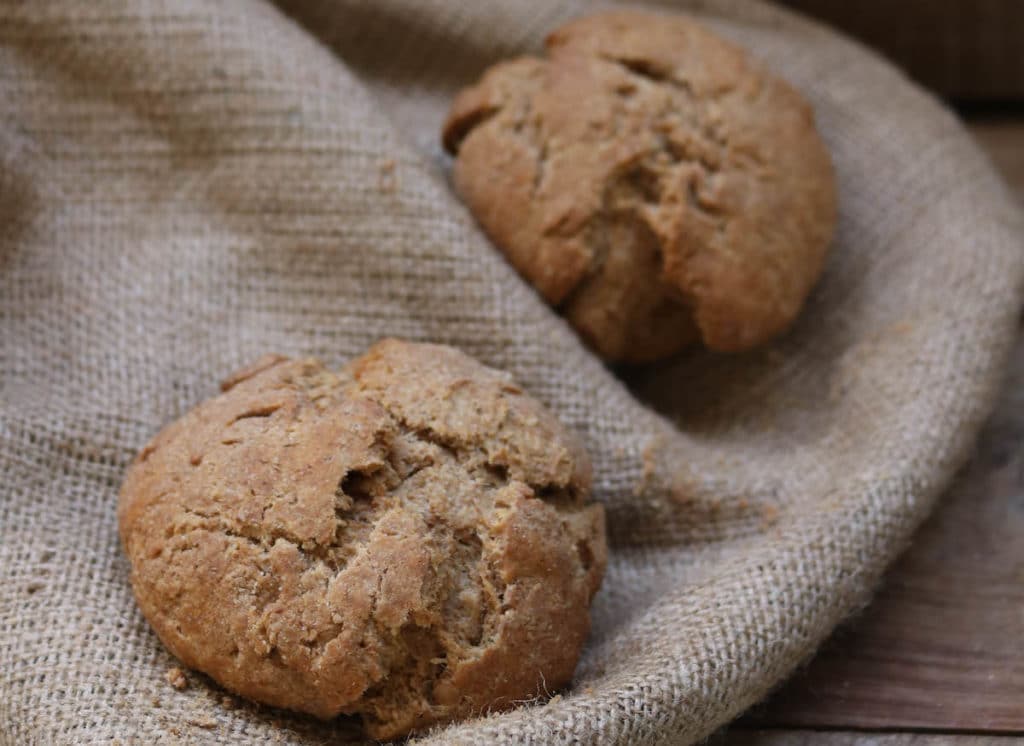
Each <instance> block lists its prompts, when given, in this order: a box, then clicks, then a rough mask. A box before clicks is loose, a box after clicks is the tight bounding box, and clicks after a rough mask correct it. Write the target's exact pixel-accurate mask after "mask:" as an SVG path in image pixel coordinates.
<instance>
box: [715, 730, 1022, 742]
mask: <svg viewBox="0 0 1024 746" xmlns="http://www.w3.org/2000/svg"><path fill="white" fill-rule="evenodd" d="M1014 744H1018V746H1019V744H1020V739H1018V738H1014V737H1012V736H1010V737H1007V736H968V735H950V734H924V733H858V732H856V731H842V732H836V731H818V730H743V729H734V730H729V731H724V732H722V733H719V734H717V735H715V736H713V737H711V738H710V739H708V743H707V746H1013V745H1014Z"/></svg>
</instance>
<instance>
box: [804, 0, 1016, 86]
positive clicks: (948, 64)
mask: <svg viewBox="0 0 1024 746" xmlns="http://www.w3.org/2000/svg"><path fill="white" fill-rule="evenodd" d="M784 2H785V3H786V4H787V5H790V6H791V7H793V8H795V9H797V10H800V11H802V12H804V13H806V14H808V15H810V16H815V17H817V18H819V19H821V20H823V21H825V22H827V23H829V24H830V25H832V26H835V27H837V28H839V29H842V30H843V31H845V32H846V33H848V34H851V35H852V36H855V37H857V38H859V39H861V40H863V41H865V42H867V43H868V44H869V45H870V46H872V47H874V48H876V49H878V50H880V51H882V52H883V53H884V54H885V55H886V56H887V57H889V58H890V59H892V60H893V61H894V62H896V63H897V64H898V65H899V66H900V67H902V68H903V69H904V70H906V71H907V72H908V73H909V74H910V75H911V76H912V77H913V78H915V79H916V80H918V81H919V82H921V83H922V84H924V85H925V86H927V87H929V88H931V89H932V90H934V91H936V92H938V93H939V94H941V95H943V96H947V97H952V98H958V99H962V100H975V101H977V100H981V99H1001V100H1017V101H1020V100H1022V99H1024V47H1022V45H1021V39H1022V38H1024V3H1022V2H1020V0H898V2H893V0H856V2H851V0H784Z"/></svg>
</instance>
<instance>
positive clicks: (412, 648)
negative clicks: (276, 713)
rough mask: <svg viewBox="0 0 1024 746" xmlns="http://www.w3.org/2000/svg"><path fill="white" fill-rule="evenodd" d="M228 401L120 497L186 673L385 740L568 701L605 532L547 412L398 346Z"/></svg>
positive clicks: (168, 444)
mask: <svg viewBox="0 0 1024 746" xmlns="http://www.w3.org/2000/svg"><path fill="white" fill-rule="evenodd" d="M222 388H223V389H224V393H222V394H221V395H220V396H217V397H215V398H213V399H210V400H208V401H206V402H204V403H202V404H200V405H199V406H198V407H196V408H195V409H194V410H192V411H191V412H189V413H188V414H186V415H185V416H184V417H182V418H181V419H180V420H178V421H177V422H174V423H173V424H171V425H169V426H167V427H166V428H165V429H164V430H163V431H162V432H160V433H159V434H158V435H157V436H156V437H155V438H154V439H153V440H152V441H151V442H150V443H149V444H148V445H147V446H146V447H145V448H144V449H143V450H142V452H141V453H140V454H139V456H138V457H137V459H136V460H135V462H134V463H133V464H132V466H131V468H130V470H129V472H128V474H127V476H126V478H125V481H124V484H123V487H122V490H121V496H120V504H119V520H120V531H121V538H122V541H123V543H124V547H125V549H126V551H127V554H128V557H129V559H130V560H131V566H132V585H133V588H134V591H135V596H136V598H137V600H138V603H139V606H140V608H141V609H142V612H143V614H144V615H145V616H146V618H147V619H148V620H149V622H150V623H151V624H152V626H153V628H154V629H155V630H156V632H157V634H158V635H159V637H160V639H161V640H162V641H163V642H164V644H165V645H166V646H167V647H168V648H169V649H170V651H171V652H172V653H173V654H174V655H176V656H177V657H178V658H180V659H181V660H182V661H183V662H184V664H185V665H187V666H188V667H190V668H194V669H197V670H199V671H202V672H204V673H206V674H208V675H209V676H210V677H212V678H213V679H214V680H216V681H217V682H219V683H220V684H222V685H223V686H225V687H226V688H228V689H230V690H231V691H233V692H236V693H238V694H240V695H242V696H244V697H248V698H250V699H253V700H256V701H259V702H263V703H266V704H269V705H274V706H278V707H285V708H289V709H293V710H300V711H303V712H307V713H311V714H313V715H315V716H317V717H320V718H331V717H334V716H335V715H338V714H339V713H349V714H358V715H360V716H362V718H363V721H364V724H365V727H366V730H367V732H368V733H369V735H370V736H372V737H374V738H380V739H386V738H392V737H396V736H399V735H402V734H405V733H408V732H409V731H410V730H413V729H416V728H421V727H424V726H428V725H431V724H434V723H441V722H444V721H448V720H452V719H455V718H461V717H466V716H470V715H473V714H477V713H481V712H483V711H485V710H488V709H492V710H493V709H503V708H508V707H511V706H513V705H515V704H516V703H517V702H522V701H523V700H528V699H531V698H534V697H536V696H538V695H541V694H543V693H544V692H545V691H550V690H554V689H557V688H559V687H561V686H564V685H565V684H567V683H568V682H569V681H570V679H571V678H572V674H573V670H574V668H575V666H576V662H577V659H578V657H579V654H580V650H581V648H582V646H583V643H584V640H585V639H586V636H587V632H588V628H589V604H590V601H591V599H592V597H593V596H594V594H595V592H596V591H597V589H598V586H599V585H600V582H601V577H602V575H603V572H604V567H605V558H606V545H605V538H604V514H603V511H602V509H601V507H600V506H599V505H596V504H590V503H588V502H587V497H588V491H589V487H590V464H589V461H588V459H587V456H586V454H585V453H584V451H583V449H582V448H581V446H580V445H579V443H578V442H577V441H576V439H574V438H573V437H572V436H571V435H570V434H569V433H568V432H567V431H566V429H565V428H564V427H562V426H561V425H560V424H559V422H558V421H557V420H556V419H555V418H554V416H553V415H552V414H551V413H550V412H548V411H547V410H546V409H544V407H543V406H541V405H540V404H539V403H538V402H537V401H536V400H534V399H532V398H531V397H529V396H528V395H526V394H525V393H523V391H522V390H521V389H520V388H519V387H517V386H516V385H515V384H514V383H513V382H512V381H511V380H510V379H509V378H508V377H507V376H506V375H504V374H502V373H499V372H497V371H494V370H492V369H489V368H486V367H484V366H483V365H480V364H479V363H477V362H475V361H474V360H472V359H470V358H468V357H467V356H465V355H463V354H462V353H460V352H458V351H456V350H454V349H451V348H448V347H442V346H436V345H426V344H409V343H403V342H400V341H395V340H387V341H384V342H381V343H379V344H377V345H375V346H374V347H373V348H371V349H370V350H369V352H367V354H365V355H364V356H363V357H361V358H359V359H357V360H356V361H354V362H353V363H352V364H351V365H349V366H348V367H347V368H345V369H344V370H342V371H340V372H337V373H335V372H331V371H329V370H327V369H326V368H325V367H324V366H323V365H322V364H321V363H320V362H318V361H317V360H312V359H308V360H288V359H286V358H281V357H276V356H270V357H267V358H264V359H262V360H261V361H259V362H258V363H257V364H255V365H253V366H251V367H250V368H248V369H246V370H243V371H241V372H239V373H238V374H236V375H234V376H232V377H231V378H230V379H229V380H227V381H226V382H225V383H224V384H223V386H222Z"/></svg>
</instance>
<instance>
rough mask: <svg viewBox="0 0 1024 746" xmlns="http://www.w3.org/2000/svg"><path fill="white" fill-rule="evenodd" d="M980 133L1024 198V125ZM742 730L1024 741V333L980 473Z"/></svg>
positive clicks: (986, 434)
mask: <svg viewBox="0 0 1024 746" xmlns="http://www.w3.org/2000/svg"><path fill="white" fill-rule="evenodd" d="M973 131H974V132H975V133H976V134H977V136H978V137H979V141H980V142H981V143H982V145H983V146H984V147H986V148H987V149H988V150H989V152H990V154H991V155H992V157H993V160H994V161H995V163H996V164H997V166H999V167H1000V168H1002V169H1003V170H1004V173H1005V175H1006V176H1007V178H1008V180H1010V181H1011V182H1012V183H1013V185H1014V186H1015V188H1016V189H1017V190H1018V193H1020V194H1021V195H1022V197H1024V120H1017V121H1016V122H1013V121H1002V122H986V123H983V124H979V125H975V126H974V127H973ZM1022 250H1024V244H1022ZM745 722H746V723H748V724H770V725H772V726H777V727H827V728H871V729H889V730H899V729H907V728H913V729H930V730H948V731H972V732H993V733H999V732H1001V733H1022V734H1024V332H1022V334H1021V335H1020V336H1019V338H1018V342H1017V345H1016V349H1015V351H1014V354H1013V360H1012V365H1011V370H1010V375H1009V379H1008V381H1007V383H1006V385H1005V386H1004V390H1003V394H1002V397H1001V399H1000V401H999V403H998V405H997V407H996V410H995V412H994V414H993V415H992V417H991V419H990V421H989V423H988V425H987V426H986V428H985V429H984V431H983V433H982V435H981V438H980V440H979V443H978V446H977V448H976V453H975V454H974V456H973V458H972V460H971V462H970V464H969V465H968V466H967V467H966V468H965V469H964V470H963V471H962V473H961V474H960V475H959V477H958V478H957V480H956V481H955V483H954V485H953V487H952V489H951V490H950V491H949V493H948V494H947V495H946V496H945V497H944V498H943V499H942V501H941V502H940V504H939V507H938V508H937V510H936V512H935V514H934V515H933V516H932V518H931V519H930V520H929V521H928V522H927V523H926V524H925V526H924V527H923V528H922V530H921V531H920V533H919V534H918V535H917V537H916V539H915V541H914V543H913V545H912V546H911V548H910V549H909V551H908V552H907V553H906V555H905V556H904V557H903V558H902V560H900V561H899V562H898V563H897V564H896V566H895V567H894V568H893V569H892V570H891V571H890V572H889V573H888V575H887V576H886V581H885V583H884V585H883V587H882V588H881V590H880V591H879V593H878V595H877V597H876V598H875V600H874V601H873V602H872V604H871V605H870V606H869V607H868V609H867V610H866V611H864V612H863V614H862V615H861V616H860V617H859V618H856V619H855V620H853V621H852V622H850V623H848V624H847V625H846V626H844V627H842V628H840V630H838V631H837V632H836V634H835V635H834V636H833V638H832V639H831V641H830V642H828V643H827V644H826V645H825V646H824V647H823V649H822V650H821V651H820V653H819V654H818V656H817V657H816V658H815V659H814V660H813V661H812V662H811V664H810V665H809V666H808V667H807V668H806V669H805V670H803V671H802V672H800V673H798V674H797V675H796V676H795V677H794V678H793V680H792V681H791V682H790V683H789V684H787V685H786V686H785V687H784V688H783V689H782V690H781V691H780V692H778V693H777V695H776V696H774V697H772V698H771V699H770V700H769V702H768V703H767V704H766V705H761V706H759V707H756V708H754V710H753V711H752V712H751V713H750V714H749V715H748V717H747V719H746V721H745ZM765 738H768V739H769V740H765V741H757V742H754V741H752V742H751V743H772V744H774V743H783V742H784V743H802V742H803V741H799V740H796V741H788V740H787V741H777V740H771V739H773V738H776V736H773V735H769V736H765ZM833 738H838V736H835V737H833ZM808 742H810V741H808ZM813 742H814V743H827V744H831V743H837V744H838V743H858V744H859V743H862V741H843V740H841V739H840V740H837V741H836V740H834V741H819V740H813ZM863 743H874V742H873V741H863ZM877 743H880V744H882V743H884V744H887V745H888V744H889V743H890V742H889V741H884V740H883V741H877ZM892 743H894V744H895V743H900V744H902V743H903V742H902V741H893V742H892ZM908 743H917V742H916V741H910V742H908ZM920 743H930V742H928V741H921V742H920ZM957 743H959V742H957ZM964 743H970V742H969V741H968V742H964Z"/></svg>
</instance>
